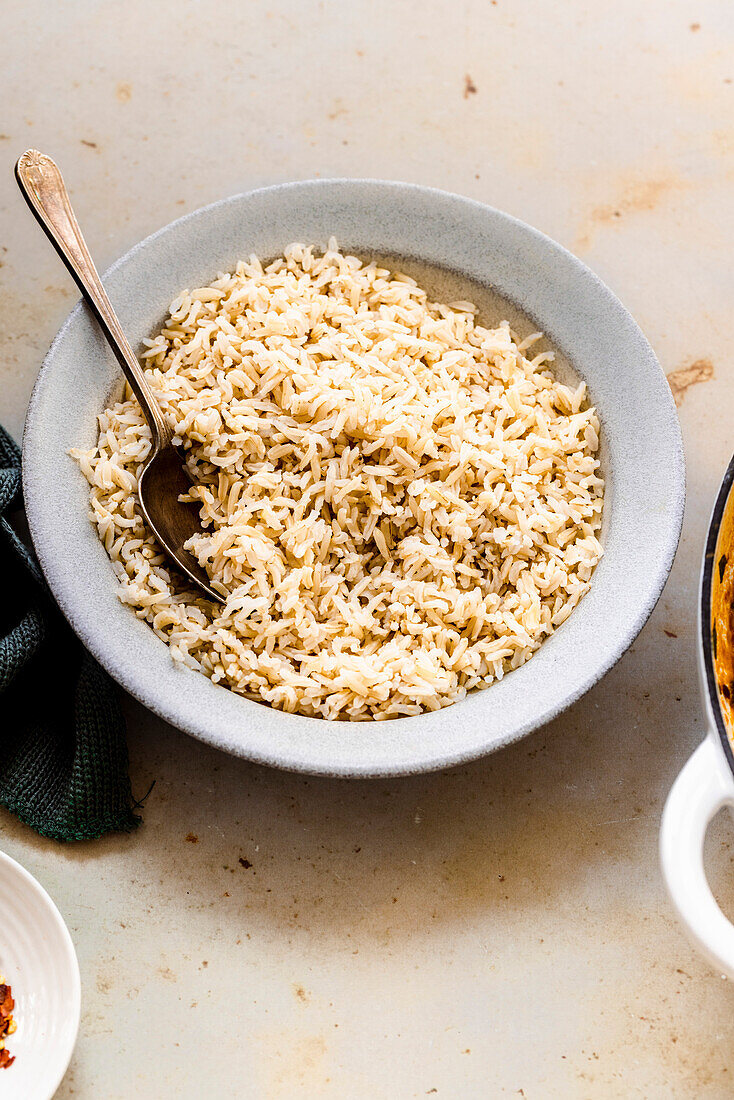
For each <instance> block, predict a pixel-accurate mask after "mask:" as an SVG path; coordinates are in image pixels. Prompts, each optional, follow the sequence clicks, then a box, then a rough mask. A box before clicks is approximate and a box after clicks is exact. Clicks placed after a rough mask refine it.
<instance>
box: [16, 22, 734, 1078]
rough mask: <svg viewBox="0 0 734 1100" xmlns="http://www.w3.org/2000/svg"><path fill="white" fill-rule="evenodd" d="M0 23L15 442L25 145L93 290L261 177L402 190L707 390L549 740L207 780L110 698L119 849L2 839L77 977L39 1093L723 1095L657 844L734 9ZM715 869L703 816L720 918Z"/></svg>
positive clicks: (711, 354)
mask: <svg viewBox="0 0 734 1100" xmlns="http://www.w3.org/2000/svg"><path fill="white" fill-rule="evenodd" d="M3 24H4V29H5V38H4V44H3V47H2V50H3V54H4V56H3V60H2V65H1V66H0V73H1V74H2V75H1V76H0V90H1V93H2V94H1V97H0V98H1V100H2V103H3V110H2V119H1V121H0V128H1V129H2V134H1V135H0V246H1V247H2V256H0V261H2V265H3V266H2V268H0V293H1V296H0V418H1V419H2V420H3V422H4V423H6V425H7V426H8V427H10V428H11V429H12V430H13V431H15V433H16V434H19V432H20V429H21V426H22V421H23V414H24V410H25V405H26V402H27V399H28V395H29V393H30V389H31V386H32V382H33V379H34V376H35V372H36V370H37V367H38V363H39V362H40V359H41V356H42V354H43V352H44V351H45V349H46V347H47V345H48V343H49V342H50V340H51V338H52V336H53V334H54V332H55V331H56V329H57V327H58V325H59V324H60V322H61V320H62V319H63V317H64V316H65V314H66V312H67V311H68V309H69V307H70V305H71V304H72V302H73V301H74V299H75V293H74V291H73V290H72V287H71V284H70V282H69V280H68V279H67V278H66V276H65V274H64V272H63V271H62V269H61V267H60V265H59V262H58V260H57V259H56V257H55V256H54V254H53V253H52V251H51V249H50V248H49V246H48V244H47V242H46V241H45V240H44V239H43V237H42V235H41V234H40V232H39V231H38V229H37V228H36V226H35V224H34V223H33V222H32V220H31V218H30V216H29V215H28V213H27V211H26V210H25V208H24V207H23V205H22V201H21V199H20V197H19V196H18V195H17V194H16V193H15V190H14V184H13V183H12V180H11V166H12V163H13V161H14V159H15V157H16V156H17V155H18V153H19V152H20V151H22V149H23V148H25V147H26V146H27V145H31V144H33V145H36V146H38V147H41V148H43V149H46V150H47V151H48V152H50V153H51V154H52V155H54V156H56V157H57V159H58V160H59V161H60V163H61V164H62V167H63V168H64V170H65V173H66V176H67V181H68V183H69V185H70V188H71V190H72V195H73V198H74V201H75V203H76V205H77V208H78V212H79V215H80V218H81V220H82V223H83V225H84V227H85V230H86V232H87V236H88V239H89V242H90V245H91V247H92V249H93V251H94V253H95V255H96V256H97V257H98V260H99V264H100V266H101V267H104V266H106V265H107V264H108V263H109V262H110V261H111V260H113V259H114V258H115V256H117V255H119V254H120V253H121V252H123V251H124V250H125V249H126V248H128V247H129V246H130V245H131V244H133V243H134V242H135V241H136V240H137V239H139V238H140V237H142V236H144V235H145V234H147V233H149V232H151V231H152V230H154V229H156V228H158V227H159V226H160V225H162V224H164V223H165V222H167V221H170V220H171V219H172V218H174V217H176V216H177V215H179V214H180V213H182V212H184V211H186V210H190V209H193V208H194V207H196V206H199V205H201V204H202V203H204V202H208V201H210V200H213V199H216V198H219V197H221V196H223V195H226V194H230V193H232V192H235V191H238V190H243V189H247V188H249V187H251V186H254V185H257V184H261V183H267V182H272V181H277V180H283V179H288V178H296V177H300V178H304V177H309V176H314V175H317V174H320V175H322V176H327V175H370V176H384V177H388V178H402V179H407V180H414V181H418V182H421V183H426V184H430V185H434V186H438V187H443V188H447V189H449V190H455V191H459V192H462V193H464V194H467V195H470V196H473V197H476V198H479V199H483V200H486V201H488V202H490V203H492V204H493V205H496V206H498V207H500V208H503V209H506V210H508V211H509V212H510V213H512V214H515V215H517V216H519V217H521V218H523V219H524V220H526V221H529V222H531V223H532V224H535V225H537V226H538V228H540V229H542V230H544V231H545V232H547V233H549V234H550V235H551V236H553V237H555V238H556V239H557V240H559V241H561V243H563V244H565V245H567V246H568V247H569V248H571V249H572V250H573V251H575V252H576V253H577V254H578V255H580V256H581V257H582V258H583V259H584V260H586V261H587V262H588V263H589V264H591V266H592V267H594V268H595V269H596V270H597V271H598V273H599V274H600V275H601V276H602V278H604V279H605V280H606V281H607V282H608V283H609V284H610V286H611V287H612V289H614V290H615V291H616V292H617V293H618V294H619V296H620V297H621V298H622V300H623V302H624V303H625V304H626V305H627V306H628V307H629V308H630V309H631V310H632V312H633V313H634V314H635V316H636V317H637V319H638V321H639V322H640V323H641V325H642V327H643V329H644V330H645V332H646V334H647V335H648V337H649V338H650V340H651V341H652V343H653V346H654V347H655V348H656V350H657V352H658V354H659V357H660V359H661V362H662V364H663V367H664V369H665V370H666V371H667V372H672V371H675V370H680V369H685V368H687V367H689V366H690V365H691V364H693V363H697V362H699V361H701V360H704V361H705V362H704V363H703V365H702V366H700V369H697V370H696V371H694V372H693V373H692V377H693V378H694V379H695V378H699V379H701V381H700V382H698V383H696V384H694V385H692V386H691V387H690V388H689V389H688V390H687V391H686V392H685V394H684V395H683V397H682V403H681V407H680V412H681V420H682V424H683V431H684V437H685V443H686V452H687V460H688V476H689V505H688V509H687V514H686V521H685V526H684V532H683V539H682V543H681V547H680V550H679V553H678V557H677V560H676V564H675V567H674V570H673V574H672V578H671V580H670V582H669V584H668V587H667V589H666V592H665V593H664V595H663V598H662V600H661V603H660V604H659V606H658V609H657V611H656V613H655V615H654V616H653V618H652V620H651V621H650V623H649V624H648V625H647V627H646V628H645V630H644V631H643V633H642V635H641V636H640V639H639V640H638V642H637V643H636V645H635V646H634V648H633V649H632V650H631V651H630V652H629V653H628V654H627V655H626V657H625V658H624V659H623V661H622V662H621V663H620V665H619V666H618V667H617V668H616V669H615V670H614V671H613V672H612V673H611V674H610V675H609V676H608V677H607V678H606V680H605V681H604V682H603V683H602V684H601V685H599V686H598V687H597V688H595V689H594V690H593V691H592V692H591V693H590V694H589V695H588V696H587V697H586V698H585V699H584V700H583V701H582V702H581V703H579V704H577V705H576V706H575V707H574V708H573V709H572V710H571V711H570V712H569V713H568V714H566V715H565V716H564V717H562V718H561V719H560V720H558V721H556V722H555V723H553V724H552V725H551V726H550V727H548V728H547V729H545V730H543V731H541V732H540V733H538V734H536V735H535V736H533V737H531V738H529V739H527V740H526V741H524V742H522V743H520V744H518V745H516V746H514V747H513V748H511V749H509V750H507V751H505V752H503V753H501V754H499V755H497V756H494V757H492V758H489V759H487V760H484V761H481V762H479V763H477V764H473V765H471V766H469V767H463V768H460V769H456V770H453V771H449V772H446V773H442V774H437V775H432V776H428V777H423V778H413V779H408V780H398V781H390V782H387V781H377V782H375V781H372V782H369V781H366V782H343V781H327V780H314V779H306V778H303V777H300V778H299V777H294V776H289V775H284V774H279V773H276V772H271V771H267V770H265V769H262V768H258V767H255V766H251V765H248V764H246V763H243V762H242V761H237V760H231V759H229V758H227V757H224V756H222V755H220V754H218V753H216V752H215V751H213V750H209V749H207V748H205V747H204V746H203V745H200V744H198V743H196V742H194V741H191V740H189V739H188V738H185V737H183V736H182V735H180V734H178V733H176V732H175V731H173V730H171V729H168V728H166V727H164V726H163V725H162V724H161V723H160V722H159V721H158V720H156V719H153V718H152V717H151V716H149V715H147V714H146V713H145V712H143V710H142V709H141V708H140V707H139V706H137V705H136V704H133V703H130V704H129V705H128V708H127V709H128V719H129V727H130V752H131V757H132V772H133V781H134V787H135V790H136V792H138V793H139V794H141V793H144V791H145V790H146V789H147V787H148V786H149V784H150V782H151V781H152V780H153V779H155V780H156V786H155V788H154V790H153V792H152V793H151V795H150V797H149V799H148V801H147V803H146V808H145V825H144V828H143V829H142V830H141V831H140V832H139V833H138V834H137V835H135V836H132V837H129V838H128V837H125V838H111V839H107V840H104V841H101V842H99V843H95V844H91V845H87V846H85V847H75V848H64V849H60V848H58V847H57V846H55V845H53V844H51V843H48V842H45V841H41V840H39V839H37V838H36V837H35V836H34V835H33V834H31V833H29V831H28V830H26V829H25V828H23V827H21V826H19V825H18V824H17V823H16V822H15V820H14V819H12V818H10V817H9V816H8V815H6V814H3V815H2V817H1V818H0V827H1V828H2V837H0V846H1V847H2V848H3V849H5V850H6V851H8V852H9V854H11V855H12V856H14V857H15V858H17V859H19V860H20V861H21V862H22V863H23V864H24V865H25V866H26V867H28V868H29V870H31V871H32V872H33V873H34V874H36V875H37V877H38V878H39V879H40V881H41V882H42V883H43V885H44V886H46V887H47V889H48V890H49V891H50V892H51V894H52V895H53V897H54V898H55V900H56V901H57V903H58V905H59V907H60V908H61V910H62V912H63V913H64V915H65V917H66V919H67V921H68V923H69V926H70V928H71V931H72V935H73V936H74V939H75V942H76V944H77V949H78V952H79V959H80V964H81V968H82V979H83V983H84V1004H83V1016H82V1028H81V1034H80V1039H79V1044H78V1047H77V1050H76V1054H75V1056H74V1059H73V1062H72V1066H71V1068H70V1071H69V1073H68V1075H67V1078H66V1081H65V1083H64V1085H63V1086H62V1088H61V1090H60V1092H59V1096H60V1097H62V1098H63V1100H69V1098H71V1097H75V1098H82V1100H92V1098H94V1100H97V1098H99V1097H104V1098H105V1100H117V1098H122V1097H128V1096H130V1095H134V1096H136V1097H140V1098H156V1100H158V1098H163V1097H188V1096H195V1095H199V1094H200V1092H201V1091H203V1092H204V1094H205V1095H207V1096H210V1097H214V1098H220V1097H221V1098H229V1097H248V1098H249V1097H254V1098H258V1100H259V1098H261V1097H263V1098H268V1100H269V1098H278V1100H280V1098H288V1100H290V1098H291V1097H300V1096H303V1097H322V1096H323V1097H335V1098H336V1097H338V1098H340V1100H341V1098H349V1100H352V1098H355V1100H363V1098H364V1100H374V1098H382V1097H390V1098H399V1100H402V1098H409V1097H421V1096H426V1095H436V1096H438V1097H441V1096H443V1097H449V1098H451V1100H453V1098H456V1097H459V1098H463V1097H471V1098H473V1097H482V1098H483V1097H487V1096H491V1097H494V1096H518V1097H522V1096H525V1097H526V1098H529V1100H537V1098H541V1100H544V1098H546V1097H563V1098H569V1097H573V1098H575V1097H579V1098H587V1097H590V1098H596V1097H608V1096H609V1097H666V1098H667V1097H696V1098H699V1097H701V1098H719V1097H721V1098H724V1097H729V1096H730V1095H731V1094H732V1091H733V1090H734V1085H732V1083H731V1078H732V1076H733V1075H734V1057H733V1054H734V1010H733V1009H734V991H732V989H731V986H730V984H729V983H728V982H724V981H722V979H721V978H720V977H719V976H717V975H716V974H715V973H712V972H711V971H710V970H709V969H708V967H707V966H706V965H705V964H703V963H702V962H700V961H699V960H698V958H697V957H696V956H695V955H694V953H693V951H692V950H691V949H690V948H689V947H688V945H687V943H686V941H685V939H684V937H683V934H682V933H681V931H680V930H679V928H678V926H677V924H676V922H675V920H674V918H673V915H672V912H671V909H670V907H669V905H668V903H667V901H666V898H665V897H664V894H663V888H662V884H661V880H660V875H659V872H658V866H657V849H656V845H657V828H658V820H659V816H660V812H661V809H662V802H663V798H664V796H665V794H666V792H667V790H668V788H669V786H670V784H671V782H672V780H673V777H674V776H675V774H676V773H677V771H678V768H679V767H680V765H681V764H682V762H683V761H684V759H685V758H686V757H687V755H688V753H689V751H690V749H691V748H692V747H693V746H694V745H695V744H696V742H697V741H698V740H699V739H700V738H701V736H702V734H703V716H702V711H701V707H700V705H699V701H698V693H697V683H696V670H695V662H694V657H695V627H694V615H695V596H696V586H697V582H698V561H699V555H700V548H701V545H702V540H703V536H704V532H705V529H706V525H707V521H708V511H709V508H710V505H711V502H712V500H713V495H714V492H715V489H716V486H717V484H718V481H719V478H720V476H721V474H722V473H723V471H724V468H725V466H726V463H727V461H728V459H729V457H730V455H731V451H732V449H734V432H733V431H732V430H731V427H730V425H731V418H730V417H729V416H728V410H729V409H730V408H732V407H734V368H732V366H731V364H730V362H729V357H730V350H729V343H730V341H729V340H728V339H727V336H728V329H729V327H730V315H731V303H732V299H733V298H734V280H732V276H731V256H732V254H734V217H733V216H732V210H733V207H734V129H733V128H732V118H733V117H734V84H733V83H732V81H734V61H733V60H732V57H733V56H734V54H733V52H732V48H733V47H734V12H733V11H732V7H731V4H730V3H729V2H728V0H698V2H697V3H689V2H684V0H647V2H646V3H645V4H640V3H639V0H635V2H632V0H615V2H611V0H596V2H595V3H593V4H591V3H589V2H588V0H568V2H567V3H566V4H564V5H557V4H549V3H544V2H542V0H523V2H521V3H511V2H510V0H497V2H496V3H494V2H492V3H490V2H489V0H472V2H466V0H464V2H456V3H452V4H445V3H439V2H438V0H422V2H419V0H410V2H407V0H406V2H403V3H400V4H394V3H393V4H388V3H385V2H383V0H378V2H374V0H373V2H372V3H366V2H364V3H363V2H361V0H358V2H355V0H350V2H344V0H341V2H339V3H337V2H336V0H329V2H322V3H316V2H314V0H291V2H285V0H283V2H281V3H267V2H265V0H247V2H241V3H224V2H219V3H214V2H204V0H202V2H200V3H194V2H191V0H186V2H179V3H176V4H174V3H171V2H170V0H166V2H158V3H142V2H139V0H128V2H127V3H126V4H124V5H120V4H113V3H111V2H101V0H97V2H92V0H84V2H82V0H79V2H77V3H75V4H64V5H50V4H44V3H41V2H40V0H33V2H28V3H26V4H25V5H23V6H22V7H21V6H20V5H12V6H11V5H10V4H6V5H5V6H4V11H3ZM467 77H469V80H468V81H467ZM472 88H475V89H476V91H472V90H471V89H472ZM192 139H195V141H194V140H192ZM709 365H712V367H713V372H712V371H711V370H710V369H709ZM689 377H691V376H686V377H684V379H683V381H684V382H685V381H686V380H687V378H689ZM189 835H190V836H191V837H196V838H198V839H197V840H196V842H193V840H187V836H189ZM732 842H733V834H732V828H731V825H730V823H729V822H728V821H726V820H724V819H722V820H719V821H717V822H716V824H715V826H714V828H713V830H712V834H711V836H710V838H709V845H708V848H709V867H710V871H711V875H712V879H713V881H714V883H715V885H716V888H717V891H718V894H719V897H720V898H721V900H722V902H723V903H724V905H725V906H726V907H727V908H728V910H729V912H734V874H732V852H733V851H734V849H732V848H731V845H732ZM240 857H241V858H242V859H243V860H245V861H246V862H247V863H251V864H252V866H243V865H242V864H241V863H240V862H239V860H240Z"/></svg>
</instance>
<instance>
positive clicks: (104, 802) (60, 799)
mask: <svg viewBox="0 0 734 1100" xmlns="http://www.w3.org/2000/svg"><path fill="white" fill-rule="evenodd" d="M22 503H23V501H22V492H21V477H20V449H19V448H18V446H17V444H16V443H14V442H13V440H12V439H11V437H10V436H9V435H8V434H7V432H6V431H5V430H4V429H3V428H2V427H1V426H0V586H2V599H1V600H0V803H1V804H2V805H4V806H6V807H7V808H8V809H9V810H11V811H12V812H13V813H14V814H17V815H18V817H19V818H20V819H21V820H22V821H25V822H26V823H27V824H28V825H30V826H31V828H32V829H35V830H36V831H37V832H39V833H42V834H43V836H48V837H53V838H54V839H55V840H90V839H92V838H93V837H98V836H102V834H103V833H107V832H111V831H113V830H124V831H128V830H130V829H133V828H134V827H135V826H136V825H137V824H138V823H139V821H140V818H139V817H137V816H136V815H135V814H134V813H133V800H132V796H131V793H130V780H129V778H128V760H127V745H126V742H125V722H124V719H123V717H122V713H121V711H120V706H119V703H118V700H117V696H116V691H115V686H114V684H113V683H112V681H111V680H110V678H109V677H108V676H107V674H106V673H105V672H103V670H102V669H101V668H100V667H99V665H98V664H97V663H96V662H95V661H94V660H93V659H92V657H91V656H90V655H89V653H87V651H86V650H85V649H84V647H83V646H82V645H81V643H80V642H79V641H78V639H77V637H76V635H75V634H74V633H73V632H72V630H71V629H70V627H69V626H68V625H67V623H66V621H65V620H64V618H63V616H62V615H61V613H60V612H59V610H58V608H57V607H56V604H55V603H54V600H53V598H52V596H51V593H50V592H49V590H48V587H47V585H46V582H45V580H44V578H43V575H42V573H41V570H40V569H39V567H38V564H37V562H36V559H35V557H34V556H33V554H32V552H31V551H30V550H29V549H28V548H27V546H26V545H25V544H24V543H23V542H22V541H21V539H20V538H19V537H18V535H17V534H16V532H15V530H14V529H13V528H12V527H11V526H10V523H9V521H8V516H9V514H10V513H11V512H12V511H13V510H14V509H16V508H20V507H21V506H22Z"/></svg>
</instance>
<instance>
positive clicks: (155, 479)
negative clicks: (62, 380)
mask: <svg viewBox="0 0 734 1100" xmlns="http://www.w3.org/2000/svg"><path fill="white" fill-rule="evenodd" d="M15 177H16V179H17V181H18V186H19V187H20V189H21V191H22V192H23V196H24V198H25V200H26V202H27V203H28V205H29V206H30V208H31V210H32V211H33V213H34V214H35V216H36V218H37V219H38V221H39V223H40V225H41V228H42V229H43V230H44V232H45V233H46V234H47V236H48V237H49V238H50V240H51V242H52V244H53V245H54V247H55V248H56V251H57V252H58V253H59V255H60V256H61V259H62V260H63V261H64V263H65V264H66V266H67V268H68V269H69V272H70V273H71V275H72V277H73V279H74V281H75V282H76V284H77V286H78V287H79V289H80V290H81V292H82V295H83V296H84V298H85V300H86V301H87V303H88V304H89V305H90V306H91V308H92V310H93V312H94V315H95V317H96V318H97V320H98V321H99V323H100V326H101V328H102V332H103V333H104V335H105V336H106V338H107V341H108V343H109V345H110V347H111V348H112V350H113V351H114V353H115V355H116V357H117V360H118V362H119V364H120V366H121V367H122V370H123V373H124V375H125V377H126V378H127V380H128V382H129V383H130V387H131V389H132V391H133V393H134V394H135V396H136V397H137V399H138V401H139V402H140V407H141V408H142V410H143V413H144V414H145V419H146V420H147V421H148V424H149V425H150V430H151V434H152V437H153V450H152V453H151V456H150V458H149V459H148V461H147V463H146V464H145V466H144V467H143V470H142V473H141V474H140V477H139V479H138V499H139V501H140V507H141V509H142V512H143V515H144V516H145V519H146V520H147V523H148V526H149V527H150V528H151V529H152V531H153V533H154V534H155V536H156V538H157V539H158V542H159V543H160V544H161V547H162V548H163V550H165V552H166V554H168V556H169V558H171V560H172V561H174V562H175V563H176V565H177V566H178V567H179V569H181V570H183V572H184V573H185V574H186V576H187V577H188V578H189V579H190V580H192V581H193V582H194V584H196V585H197V586H198V587H199V588H200V589H201V590H202V591H203V592H204V593H205V594H206V595H207V596H208V597H209V599H210V600H216V601H217V602H218V603H223V602H224V597H223V596H221V595H220V594H219V593H218V592H215V591H214V589H213V588H212V587H211V585H210V583H209V578H208V576H207V574H206V572H205V571H204V569H202V567H201V566H200V565H199V563H198V561H197V560H196V558H195V557H194V556H193V554H190V553H189V551H188V550H184V543H185V542H186V541H187V539H190V538H191V536H192V535H196V534H200V533H201V524H200V522H199V512H198V509H197V508H196V506H195V505H193V504H183V503H181V501H179V499H178V498H179V496H181V494H183V493H186V492H188V490H189V489H190V488H191V482H190V480H189V478H188V475H187V473H186V470H185V469H184V466H183V464H182V461H181V457H180V455H179V454H178V452H177V451H176V450H175V448H174V447H173V445H172V444H171V437H172V434H173V433H172V432H171V429H170V428H169V427H168V425H167V424H166V422H165V420H164V418H163V415H162V413H161V410H160V409H159V407H158V403H157V401H156V399H155V397H154V395H153V392H152V390H151V389H150V387H149V386H148V383H147V382H146V380H145V374H144V372H143V370H142V368H141V366H140V364H139V362H138V360H137V358H136V357H135V353H134V352H133V350H132V348H131V347H130V344H129V343H128V341H127V339H126V337H125V334H124V332H123V331H122V326H121V325H120V322H119V320H118V319H117V315H116V314H115V311H114V309H113V308H112V304H111V303H110V300H109V298H108V297H107V294H106V291H105V289H104V287H103V286H102V281H101V279H100V277H99V275H98V274H97V269H96V268H95V266H94V263H93V262H92V258H91V256H90V255H89V250H88V249H87V245H86V242H85V240H84V238H83V236H82V232H81V229H80V228H79V225H78V223H77V220H76V218H75V216H74V211H73V210H72V208H71V201H70V200H69V195H68V193H67V191H66V187H65V186H64V181H63V178H62V176H61V172H60V171H59V169H58V167H57V165H56V164H55V163H54V162H53V161H52V160H51V157H49V156H46V154H45V153H39V152H38V151H37V150H36V149H28V150H27V151H26V152H25V153H23V156H22V157H21V158H20V159H19V161H18V163H17V164H16V166H15Z"/></svg>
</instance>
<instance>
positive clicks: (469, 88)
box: [464, 73, 477, 99]
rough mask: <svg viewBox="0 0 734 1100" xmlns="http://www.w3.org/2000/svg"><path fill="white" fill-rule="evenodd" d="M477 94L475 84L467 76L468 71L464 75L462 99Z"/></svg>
mask: <svg viewBox="0 0 734 1100" xmlns="http://www.w3.org/2000/svg"><path fill="white" fill-rule="evenodd" d="M476 94H477V86H476V84H475V83H474V81H473V80H472V78H471V77H470V76H469V73H467V74H466V76H465V77H464V99H468V98H469V96H470V95H476Z"/></svg>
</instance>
